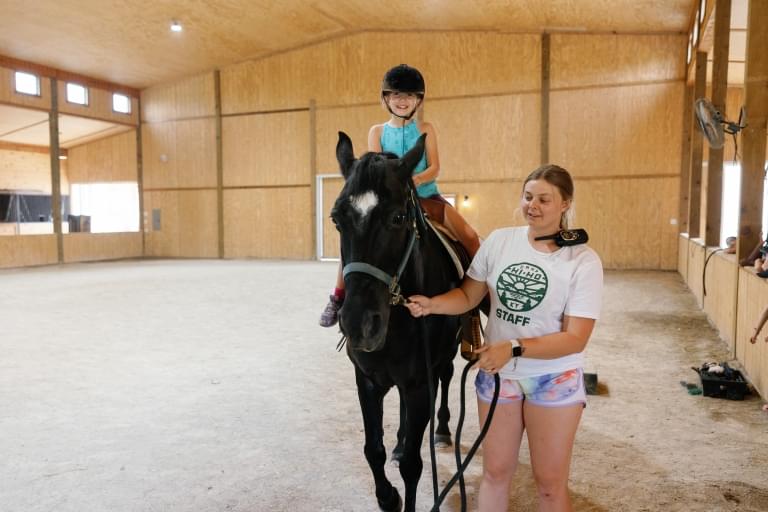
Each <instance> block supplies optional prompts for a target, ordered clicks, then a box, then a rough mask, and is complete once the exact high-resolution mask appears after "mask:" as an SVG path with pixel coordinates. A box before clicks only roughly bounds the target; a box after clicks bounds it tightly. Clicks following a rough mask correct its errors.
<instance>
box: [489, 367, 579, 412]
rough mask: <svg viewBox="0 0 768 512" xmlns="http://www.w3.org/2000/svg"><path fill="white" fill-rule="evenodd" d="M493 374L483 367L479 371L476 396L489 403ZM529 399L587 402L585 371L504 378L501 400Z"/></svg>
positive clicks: (553, 402) (557, 403)
mask: <svg viewBox="0 0 768 512" xmlns="http://www.w3.org/2000/svg"><path fill="white" fill-rule="evenodd" d="M494 387H495V386H494V378H493V375H491V374H490V373H486V372H485V371H483V370H480V371H479V372H477V378H476V379H475V388H476V389H477V397H478V398H479V399H480V400H482V401H484V402H488V403H490V402H491V400H493V391H494ZM523 399H525V400H528V401H530V402H531V403H532V404H536V405H542V406H544V407H564V406H568V405H573V404H577V403H580V404H582V405H583V406H584V407H586V406H587V393H586V389H585V388H584V372H583V370H582V369H581V368H576V369H573V370H567V371H564V372H562V373H549V374H547V375H538V376H536V377H526V378H523V379H517V380H516V379H504V378H502V379H501V389H500V390H499V401H498V403H500V404H508V403H511V402H516V401H518V400H523Z"/></svg>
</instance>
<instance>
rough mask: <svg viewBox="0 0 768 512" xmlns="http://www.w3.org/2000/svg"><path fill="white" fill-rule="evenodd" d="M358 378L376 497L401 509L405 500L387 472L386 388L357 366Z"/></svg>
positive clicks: (390, 510)
mask: <svg viewBox="0 0 768 512" xmlns="http://www.w3.org/2000/svg"><path fill="white" fill-rule="evenodd" d="M355 381H356V383H357V396H358V399H359V400H360V409H361V411H362V413H363V426H364V427H365V447H364V449H363V451H364V453H365V458H366V460H367V461H368V466H369V467H370V468H371V472H372V473H373V480H374V484H375V486H376V499H377V501H378V502H379V508H380V509H381V510H383V511H385V512H400V510H401V508H402V503H403V502H402V500H401V499H400V494H399V493H398V492H397V489H395V488H394V487H393V486H392V484H391V483H390V481H389V480H387V475H386V473H385V472H384V463H385V462H386V459H387V454H386V451H385V450H384V427H383V425H382V421H383V414H384V408H383V402H384V395H385V394H386V390H384V389H382V388H380V387H379V386H377V385H376V384H374V383H373V382H372V381H371V380H370V379H368V378H366V377H365V376H364V375H363V374H362V372H360V370H358V369H357V368H355Z"/></svg>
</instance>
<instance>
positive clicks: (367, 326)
mask: <svg viewBox="0 0 768 512" xmlns="http://www.w3.org/2000/svg"><path fill="white" fill-rule="evenodd" d="M366 316H367V318H366V319H365V322H364V323H363V336H364V337H365V338H373V337H375V336H376V335H377V334H378V333H379V331H380V330H381V315H380V314H379V313H369V314H368V315H366Z"/></svg>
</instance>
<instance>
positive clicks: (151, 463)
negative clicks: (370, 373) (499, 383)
mask: <svg viewBox="0 0 768 512" xmlns="http://www.w3.org/2000/svg"><path fill="white" fill-rule="evenodd" d="M335 272H336V265H335V264H333V263H316V262H300V263H296V262H264V261H217V260H202V261H198V260H171V261H166V260H147V261H129V262H115V263H94V264H78V265H67V266H52V267H43V268H34V269H22V270H4V271H0V325H2V330H1V331H0V432H2V436H0V510H2V511H4V512H37V511H41V512H42V511H56V512H70V511H71V512H88V511H94V512H96V511H98V512H102V511H109V512H129V511H130V512H135V511H313V512H314V511H322V512H332V511H343V512H353V511H372V510H376V502H375V499H374V495H373V484H372V478H371V476H370V473H369V471H368V467H367V465H366V463H365V460H364V458H363V454H362V443H363V434H362V421H361V416H360V413H359V410H358V405H357V397H356V392H355V389H354V379H353V373H352V366H351V363H350V362H349V361H348V360H347V359H346V357H345V356H344V355H343V354H339V353H337V352H336V351H335V350H334V348H335V345H336V342H337V340H338V337H339V335H338V333H337V332H336V331H335V330H333V329H330V330H329V329H321V328H319V327H317V318H318V315H319V313H320V310H321V308H322V306H323V304H324V303H325V300H326V299H327V293H328V290H329V288H330V287H331V285H332V283H333V279H334V275H335ZM604 302H605V307H604V314H603V319H602V320H601V321H600V322H599V323H598V327H597V329H596V331H595V333H594V335H593V338H592V340H591V342H590V344H589V347H588V352H587V357H588V361H589V366H588V368H587V369H588V370H592V371H597V373H598V374H599V379H600V389H601V394H600V395H599V396H590V397H589V404H588V407H587V409H586V411H585V414H584V417H583V420H582V424H581V428H580V431H579V434H578V436H577V440H576V446H575V455H574V461H573V467H572V471H571V492H572V496H573V500H574V504H575V509H576V510H578V511H611V512H614V511H681V512H682V511H685V512H690V511H739V512H745V511H746V512H749V511H766V510H768V482H767V481H766V467H768V436H767V435H766V434H768V415H767V414H765V413H764V412H762V411H761V410H760V406H761V405H762V403H763V402H762V400H760V399H759V397H751V398H750V399H748V400H746V401H743V402H734V401H726V400H717V399H711V398H704V397H701V396H690V395H688V394H687V393H686V390H685V389H683V388H682V387H681V386H680V384H679V381H681V380H688V381H692V382H695V381H696V379H697V376H696V374H695V373H694V372H693V371H692V370H691V369H690V367H691V366H698V365H700V364H701V363H702V362H704V361H709V360H718V361H722V360H727V359H728V358H729V356H728V353H727V348H726V346H725V344H724V343H723V342H721V341H720V340H719V338H718V336H717V333H716V332H715V331H713V330H712V328H711V327H710V326H709V324H708V323H707V321H706V318H705V316H704V314H703V313H702V312H701V311H699V309H698V308H697V306H696V303H695V301H694V298H693V296H692V295H691V294H690V293H689V292H688V291H687V289H686V287H685V285H684V284H683V283H682V280H681V279H680V276H679V275H678V274H676V273H671V272H608V273H607V274H606V289H605V301H604ZM460 361H461V360H457V362H459V363H460V364H461V362H460ZM458 375H459V371H458V370H457V377H456V381H455V382H456V385H454V386H453V390H452V395H451V402H452V404H453V417H454V422H453V425H454V428H455V418H456V417H457V416H458V405H457V402H458V387H459V386H458ZM468 392H469V393H468V395H469V397H470V403H469V408H468V418H467V424H468V425H467V428H466V430H465V433H464V435H463V444H464V445H465V449H466V448H468V446H469V444H470V442H471V440H472V439H474V436H476V434H477V431H478V428H477V424H476V418H477V416H476V412H475V408H474V400H473V399H472V396H473V395H472V389H471V388H468ZM396 405H397V404H396V394H395V393H390V395H389V396H388V397H387V402H386V407H387V414H386V416H385V422H386V424H387V427H388V436H387V440H388V442H387V446H388V448H391V446H392V445H393V441H392V439H393V437H394V432H395V429H396V425H397V417H396V410H397V407H396ZM526 451H527V448H526V447H524V449H523V456H522V459H521V467H520V470H519V472H518V474H517V476H516V479H515V482H514V490H513V497H512V499H511V501H510V510H517V511H527V510H535V505H534V503H535V496H534V492H533V480H532V476H531V471H530V465H529V460H528V459H527V454H526ZM423 453H424V457H425V473H424V475H423V476H422V481H421V485H420V494H419V500H418V509H419V510H429V508H430V503H431V500H432V496H431V485H430V483H429V482H430V478H431V476H430V470H429V462H428V459H427V457H428V451H427V449H426V446H425V448H424V450H423ZM478 457H482V450H480V451H479V452H478ZM452 471H453V455H452V452H451V451H440V452H439V453H438V472H439V477H440V480H441V481H443V482H444V481H445V480H447V479H448V478H449V477H450V475H451V474H452ZM388 473H389V475H390V478H391V479H392V481H393V482H394V483H395V485H397V486H398V487H399V488H400V489H401V490H402V482H401V480H400V477H399V473H398V472H397V471H396V470H394V469H393V468H391V467H389V468H388ZM479 474H480V460H479V458H478V459H476V462H473V464H472V466H471V467H470V469H469V471H468V473H467V483H468V488H469V494H470V505H471V506H470V509H472V508H473V505H474V504H475V497H476V490H477V485H478V483H479ZM442 510H445V511H451V510H459V505H458V495H457V494H456V495H452V496H451V497H449V499H448V503H447V505H445V506H444V507H443V508H442Z"/></svg>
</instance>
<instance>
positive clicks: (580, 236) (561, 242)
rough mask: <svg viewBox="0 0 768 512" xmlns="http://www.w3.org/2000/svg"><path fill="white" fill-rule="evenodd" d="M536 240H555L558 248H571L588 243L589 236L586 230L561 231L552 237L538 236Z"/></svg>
mask: <svg viewBox="0 0 768 512" xmlns="http://www.w3.org/2000/svg"><path fill="white" fill-rule="evenodd" d="M534 240H554V241H555V244H556V245H557V246H558V247H569V246H571V245H580V244H585V243H587V242H588V241H589V235H587V231H586V230H584V229H561V230H560V231H558V232H557V233H554V234H551V235H544V236H537V237H536V238H534Z"/></svg>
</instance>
